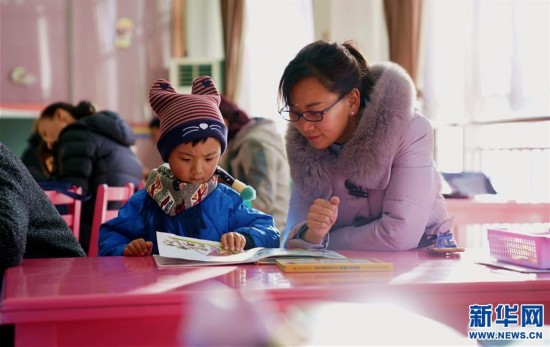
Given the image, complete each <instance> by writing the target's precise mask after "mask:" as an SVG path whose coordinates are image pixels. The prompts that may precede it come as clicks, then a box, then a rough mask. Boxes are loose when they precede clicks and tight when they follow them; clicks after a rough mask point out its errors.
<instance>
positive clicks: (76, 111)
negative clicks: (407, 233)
mask: <svg viewBox="0 0 550 347" xmlns="http://www.w3.org/2000/svg"><path fill="white" fill-rule="evenodd" d="M60 108H61V109H63V110H65V111H67V112H68V113H69V114H70V115H71V116H73V118H74V119H76V120H78V119H82V118H84V117H88V116H91V115H93V114H94V113H95V107H94V105H93V104H92V103H91V102H89V101H87V100H82V101H80V102H79V103H78V105H76V106H74V105H71V104H69V103H67V102H55V103H53V104H50V105H48V107H46V108H45V109H44V110H43V111H42V113H41V114H40V118H41V119H44V118H47V119H52V118H53V116H54V115H55V111H56V110H57V109H60Z"/></svg>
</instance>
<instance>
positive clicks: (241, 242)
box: [220, 232, 246, 252]
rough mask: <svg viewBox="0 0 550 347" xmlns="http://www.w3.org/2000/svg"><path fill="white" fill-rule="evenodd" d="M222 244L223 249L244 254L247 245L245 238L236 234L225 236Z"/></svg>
mask: <svg viewBox="0 0 550 347" xmlns="http://www.w3.org/2000/svg"><path fill="white" fill-rule="evenodd" d="M220 242H221V243H222V247H223V248H225V249H229V250H231V251H234V252H242V251H243V249H244V246H245V245H246V239H245V238H244V236H243V235H241V234H239V233H236V232H230V233H226V234H223V235H222V238H221V240H220Z"/></svg>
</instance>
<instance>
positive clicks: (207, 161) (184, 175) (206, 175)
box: [168, 137, 221, 184]
mask: <svg viewBox="0 0 550 347" xmlns="http://www.w3.org/2000/svg"><path fill="white" fill-rule="evenodd" d="M220 154H221V145H220V142H219V141H218V140H216V139H215V138H213V137H209V138H207V139H206V141H204V142H198V143H197V144H195V145H194V146H193V143H191V142H188V143H182V144H180V145H178V146H177V147H175V148H174V149H173V150H172V152H170V155H169V156H168V164H170V169H171V170H172V173H173V174H174V177H176V178H177V179H178V180H180V181H181V182H185V183H192V184H201V183H205V182H206V181H208V180H209V179H210V178H211V177H212V175H214V171H215V170H216V166H217V165H218V161H219V160H220Z"/></svg>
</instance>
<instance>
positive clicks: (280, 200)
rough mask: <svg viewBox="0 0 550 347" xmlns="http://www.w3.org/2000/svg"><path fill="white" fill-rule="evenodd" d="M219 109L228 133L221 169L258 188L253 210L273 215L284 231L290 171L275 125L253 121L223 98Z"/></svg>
mask: <svg viewBox="0 0 550 347" xmlns="http://www.w3.org/2000/svg"><path fill="white" fill-rule="evenodd" d="M220 110H221V112H222V116H223V118H224V120H225V123H226V125H227V129H228V133H229V134H228V136H227V150H226V151H225V154H224V156H223V157H222V159H221V161H220V166H222V167H223V168H225V169H226V170H227V172H228V173H229V174H230V175H232V176H233V177H235V178H237V179H239V180H241V181H243V182H245V183H246V184H248V185H250V186H252V187H253V188H254V189H256V199H255V200H252V207H253V208H255V209H258V210H260V211H262V212H265V213H267V214H270V215H272V216H273V218H274V219H275V224H276V226H277V229H279V231H281V232H282V231H283V230H284V229H285V225H286V214H287V211H288V202H289V199H290V169H289V166H288V161H287V159H286V153H285V146H284V144H283V138H282V136H281V135H280V134H279V133H278V132H277V129H276V125H275V122H273V121H272V120H270V119H266V118H259V117H258V118H250V117H249V116H248V115H247V114H246V112H244V111H243V110H241V109H240V108H239V107H238V106H237V105H235V104H234V103H232V102H231V101H230V100H229V99H227V98H226V97H224V96H222V101H221V103H220Z"/></svg>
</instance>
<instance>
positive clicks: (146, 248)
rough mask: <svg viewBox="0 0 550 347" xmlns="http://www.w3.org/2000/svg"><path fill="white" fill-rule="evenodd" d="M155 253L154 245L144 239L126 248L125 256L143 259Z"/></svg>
mask: <svg viewBox="0 0 550 347" xmlns="http://www.w3.org/2000/svg"><path fill="white" fill-rule="evenodd" d="M152 252H153V243H152V242H151V241H145V240H144V239H136V240H133V241H132V242H130V243H129V244H128V245H127V246H126V248H124V253H123V254H124V255H125V256H127V257H143V256H146V255H151V253H152Z"/></svg>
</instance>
